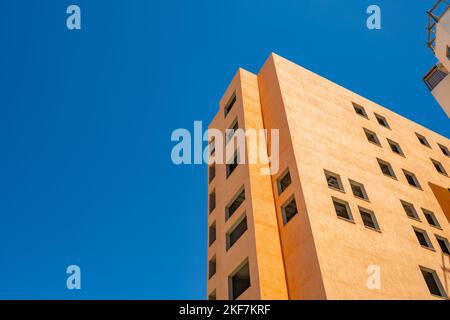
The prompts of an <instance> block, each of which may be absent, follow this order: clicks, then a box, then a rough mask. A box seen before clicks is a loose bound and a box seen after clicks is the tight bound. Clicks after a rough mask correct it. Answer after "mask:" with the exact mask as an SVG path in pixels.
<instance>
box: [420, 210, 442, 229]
mask: <svg viewBox="0 0 450 320" xmlns="http://www.w3.org/2000/svg"><path fill="white" fill-rule="evenodd" d="M422 212H423V215H424V216H425V219H427V222H428V223H429V224H430V226H433V227H436V228H441V225H440V224H439V221H438V220H437V218H436V216H435V215H434V213H433V212H431V211H429V210H426V209H423V208H422Z"/></svg>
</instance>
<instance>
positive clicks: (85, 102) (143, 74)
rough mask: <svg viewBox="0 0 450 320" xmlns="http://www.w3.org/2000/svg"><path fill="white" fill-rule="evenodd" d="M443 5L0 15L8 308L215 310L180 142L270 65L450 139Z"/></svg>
mask: <svg viewBox="0 0 450 320" xmlns="http://www.w3.org/2000/svg"><path fill="white" fill-rule="evenodd" d="M434 2H435V1H434V0H426V1H406V0H396V1H392V0H389V1H388V0H385V1H381V0H380V1H373V2H368V1H362V0H348V1H337V0H334V1H332V0H309V1H307V0H302V1H298V0H290V1H287V0H284V1H281V0H277V1H261V0H258V1H256V0H254V1H250V0H215V1H211V0H203V1H198V0H192V1H181V0H179V1H159V2H156V1H148V0H133V1H125V0H123V1H113V0H95V1H92V0H71V1H65V0H40V1H23V0H14V1H1V2H0V148H1V149H0V150H1V151H0V298H61V299H79V298H85V299H91V298H126V299H128V298H149V299H150V298H156V299H161V298H187V299H202V298H204V297H205V281H206V276H205V274H206V259H205V256H206V216H207V209H206V203H207V202H206V192H207V191H206V190H207V189H206V188H207V178H206V168H205V167H204V166H184V167H177V166H175V165H173V164H172V162H171V159H170V152H171V148H172V147H173V145H174V144H173V143H172V142H171V141H170V135H171V133H172V131H173V130H174V129H176V128H188V129H191V128H192V127H193V121H194V120H203V121H205V123H209V121H210V120H211V119H212V117H213V116H214V114H215V113H216V111H217V106H218V101H219V99H220V97H221V95H222V93H223V92H224V90H225V88H226V87H227V85H228V83H229V82H230V80H231V79H232V77H233V75H234V73H235V72H236V70H237V68H238V67H243V68H245V69H248V70H250V71H253V72H257V71H258V70H259V68H260V67H261V65H262V64H263V62H264V61H265V60H266V58H267V57H268V55H269V53H270V52H271V51H274V52H276V53H278V54H279V55H281V56H284V57H286V58H287V59H290V60H292V61H294V62H296V63H298V64H300V65H303V66H304V67H306V68H309V69H311V70H313V71H315V72H317V73H319V74H321V75H323V76H325V77H327V78H329V79H331V80H333V81H335V82H337V83H339V84H341V85H343V86H345V87H347V88H349V89H351V90H353V91H356V92H357V93H360V94H362V95H363V96H366V97H367V98H369V99H371V100H373V101H375V102H377V103H380V104H382V105H384V106H386V107H388V108H391V109H392V110H394V111H396V112H398V113H400V114H402V115H404V116H406V117H408V118H410V119H412V120H414V121H416V122H419V123H420V124H423V125H425V126H426V127H429V128H430V129H432V130H435V131H437V132H439V133H441V134H443V135H445V136H447V137H448V136H450V128H449V120H448V118H447V117H446V116H445V114H444V112H443V111H442V110H441V109H440V108H439V106H438V105H437V103H436V102H435V101H434V99H433V98H432V96H431V95H430V93H429V92H428V91H427V89H426V87H425V85H424V84H423V83H422V76H423V75H424V74H425V73H426V72H427V71H428V70H429V68H430V67H431V66H432V65H433V63H434V62H435V60H434V57H433V55H432V54H431V52H430V51H429V50H428V49H427V48H426V45H425V42H426V30H425V27H426V15H425V11H426V10H427V9H429V7H431V6H432V5H433V3H434ZM73 3H74V4H78V5H79V6H80V7H81V10H82V30H81V31H68V30H67V28H66V25H65V19H66V13H65V12H66V8H67V6H68V5H69V4H73ZM344 3H345V5H344ZM370 4H378V5H380V7H381V9H382V30H381V31H369V30H368V29H367V28H366V26H365V21H366V13H365V11H366V8H367V6H368V5H370ZM70 264H77V265H79V266H80V267H81V270H82V290H81V291H77V292H74V291H69V290H67V289H66V286H65V285H66V276H67V275H66V273H65V269H66V267H67V266H68V265H70Z"/></svg>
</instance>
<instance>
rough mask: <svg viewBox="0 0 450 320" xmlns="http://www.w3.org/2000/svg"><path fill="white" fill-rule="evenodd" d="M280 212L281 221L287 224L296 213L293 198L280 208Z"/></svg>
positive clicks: (295, 204)
mask: <svg viewBox="0 0 450 320" xmlns="http://www.w3.org/2000/svg"><path fill="white" fill-rule="evenodd" d="M281 213H282V214H283V223H284V224H287V223H288V222H289V221H291V220H292V218H293V217H294V216H295V215H296V214H297V213H298V210H297V203H296V202H295V198H292V199H291V200H289V201H288V202H287V203H286V204H285V205H284V206H283V207H282V208H281Z"/></svg>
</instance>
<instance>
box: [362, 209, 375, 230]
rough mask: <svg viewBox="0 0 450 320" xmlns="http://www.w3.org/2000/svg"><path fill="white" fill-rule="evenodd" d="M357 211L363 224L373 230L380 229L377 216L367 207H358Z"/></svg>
mask: <svg viewBox="0 0 450 320" xmlns="http://www.w3.org/2000/svg"><path fill="white" fill-rule="evenodd" d="M359 213H360V214H361V218H362V221H363V223H364V225H365V226H366V227H368V228H372V229H375V230H380V227H379V226H378V222H377V218H376V217H375V214H374V213H373V212H372V211H370V210H367V209H363V208H359Z"/></svg>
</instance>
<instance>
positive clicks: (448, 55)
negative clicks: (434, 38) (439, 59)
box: [447, 46, 450, 60]
mask: <svg viewBox="0 0 450 320" xmlns="http://www.w3.org/2000/svg"><path fill="white" fill-rule="evenodd" d="M447 59H449V60H450V47H449V46H447Z"/></svg>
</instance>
